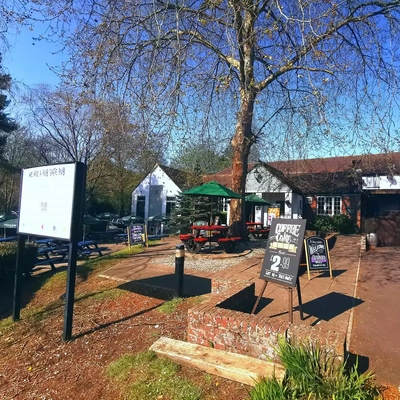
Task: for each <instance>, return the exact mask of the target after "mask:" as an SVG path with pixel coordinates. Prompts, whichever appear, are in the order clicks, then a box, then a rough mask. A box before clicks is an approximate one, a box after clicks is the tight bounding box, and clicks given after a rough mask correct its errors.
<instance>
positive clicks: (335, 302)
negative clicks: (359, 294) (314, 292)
mask: <svg viewBox="0 0 400 400" xmlns="http://www.w3.org/2000/svg"><path fill="white" fill-rule="evenodd" d="M362 303H364V301H363V300H361V299H357V298H355V297H353V296H347V295H345V294H342V293H337V292H332V293H327V294H325V295H324V296H321V297H318V298H317V299H314V300H311V301H309V302H307V303H305V304H303V312H304V313H306V314H308V316H307V317H305V318H304V320H306V319H308V318H310V317H315V318H317V319H316V320H315V321H314V322H313V323H312V324H311V326H314V325H317V324H318V323H319V322H320V321H329V320H331V319H333V318H335V317H337V316H339V315H340V314H343V313H344V312H346V311H348V310H350V309H352V308H354V307H357V306H358V305H360V304H362ZM296 309H298V307H296Z"/></svg>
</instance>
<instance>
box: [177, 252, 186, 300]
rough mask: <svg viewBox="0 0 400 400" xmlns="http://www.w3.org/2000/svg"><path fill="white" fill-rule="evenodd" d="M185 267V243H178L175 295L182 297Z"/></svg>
mask: <svg viewBox="0 0 400 400" xmlns="http://www.w3.org/2000/svg"><path fill="white" fill-rule="evenodd" d="M184 267H185V245H183V244H178V245H176V248H175V283H176V287H175V297H181V296H182V292H183V273H184Z"/></svg>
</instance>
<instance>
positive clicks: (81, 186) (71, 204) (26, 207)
mask: <svg viewBox="0 0 400 400" xmlns="http://www.w3.org/2000/svg"><path fill="white" fill-rule="evenodd" d="M44 171H47V173H46V172H44ZM51 171H53V172H51ZM40 172H41V173H40ZM59 172H60V176H65V175H66V174H68V180H67V182H68V185H67V187H66V188H63V190H62V191H61V193H60V183H59V182H57V181H56V179H55V177H56V176H58V175H59V174H58V173H59ZM29 174H30V175H29ZM21 175H22V179H21V190H20V213H19V219H18V252H17V265H16V269H15V281H14V304H13V316H12V319H13V321H16V320H19V319H20V306H21V298H20V297H21V279H22V263H21V257H20V256H21V254H23V252H24V247H25V237H26V235H36V236H45V237H51V238H56V239H61V240H68V241H69V253H68V270H67V284H66V294H65V309H64V327H63V341H68V340H70V339H71V337H72V320H73V308H74V299H75V277H76V262H77V258H78V241H79V240H80V239H81V236H82V227H83V210H84V205H85V192H86V165H85V164H84V163H82V162H74V163H66V164H53V165H46V166H43V167H35V168H28V169H25V170H22V174H21ZM48 178H50V180H49V181H48V182H47V184H48V186H47V189H48V190H47V192H46V193H44V194H41V193H40V192H38V190H37V188H36V189H35V187H34V186H33V185H32V182H33V181H36V182H37V183H39V182H40V181H42V182H43V181H46V180H47V179H48ZM30 179H32V180H30ZM29 180H30V181H29ZM27 182H28V184H27ZM24 185H25V186H24ZM27 187H28V189H27V190H25V191H24V189H26V188H27ZM64 192H67V196H66V197H67V202H65V200H66V199H65V198H63V199H60V203H61V204H62V205H63V206H65V207H66V208H67V211H66V212H64V213H62V211H60V210H57V207H59V205H56V204H55V202H54V200H55V199H57V198H60V197H62V196H63V193H64ZM35 194H36V196H35ZM64 194H65V193H64ZM28 197H29V201H31V202H32V204H33V206H35V205H36V206H37V205H38V204H40V207H44V204H43V203H44V202H45V203H46V201H47V199H50V200H52V201H51V207H54V208H51V212H50V213H49V214H48V215H46V214H44V215H40V216H39V217H41V218H39V217H38V216H35V215H33V216H30V215H29V214H27V213H28V212H29V211H31V210H32V208H31V205H30V204H28V203H26V202H27V201H28ZM47 207H48V204H47V203H46V205H45V207H44V209H43V210H40V211H43V212H44V213H46V212H47V211H48V209H47ZM21 211H22V212H21ZM57 212H61V214H63V215H62V216H61V217H60V218H58V215H57ZM53 217H54V218H55V220H56V221H55V222H57V224H58V223H60V222H61V223H64V224H65V226H64V227H65V229H61V232H64V233H63V234H61V235H59V232H60V230H59V229H57V226H56V229H55V230H54V229H53V227H54V226H55V225H53V227H52V226H51V225H50V227H51V228H52V229H50V230H48V229H46V230H44V229H41V225H40V221H44V222H43V224H44V223H46V224H47V223H49V219H51V218H53ZM58 226H62V225H58ZM42 230H43V232H42ZM51 231H54V232H57V233H55V234H54V233H53V234H52V232H51ZM49 232H50V233H49Z"/></svg>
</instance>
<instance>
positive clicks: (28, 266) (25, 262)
mask: <svg viewBox="0 0 400 400" xmlns="http://www.w3.org/2000/svg"><path fill="white" fill-rule="evenodd" d="M17 249H18V243H17V242H4V243H0V276H1V277H3V278H4V277H5V276H10V275H12V274H13V273H14V271H15V264H16V262H17ZM36 254H37V245H35V244H34V243H29V242H28V243H26V244H25V252H24V254H23V255H22V271H23V272H24V273H25V274H29V272H30V271H31V270H32V268H33V267H34V265H35V260H36Z"/></svg>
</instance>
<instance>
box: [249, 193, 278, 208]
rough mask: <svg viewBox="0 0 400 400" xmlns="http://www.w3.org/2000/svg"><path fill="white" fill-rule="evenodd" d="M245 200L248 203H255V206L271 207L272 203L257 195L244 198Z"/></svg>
mask: <svg viewBox="0 0 400 400" xmlns="http://www.w3.org/2000/svg"><path fill="white" fill-rule="evenodd" d="M244 200H245V201H246V202H247V203H254V204H258V205H265V206H270V205H271V203H269V202H268V201H267V200H264V199H262V198H261V197H260V196H257V195H256V194H249V195H247V196H246V197H245V198H244Z"/></svg>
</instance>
